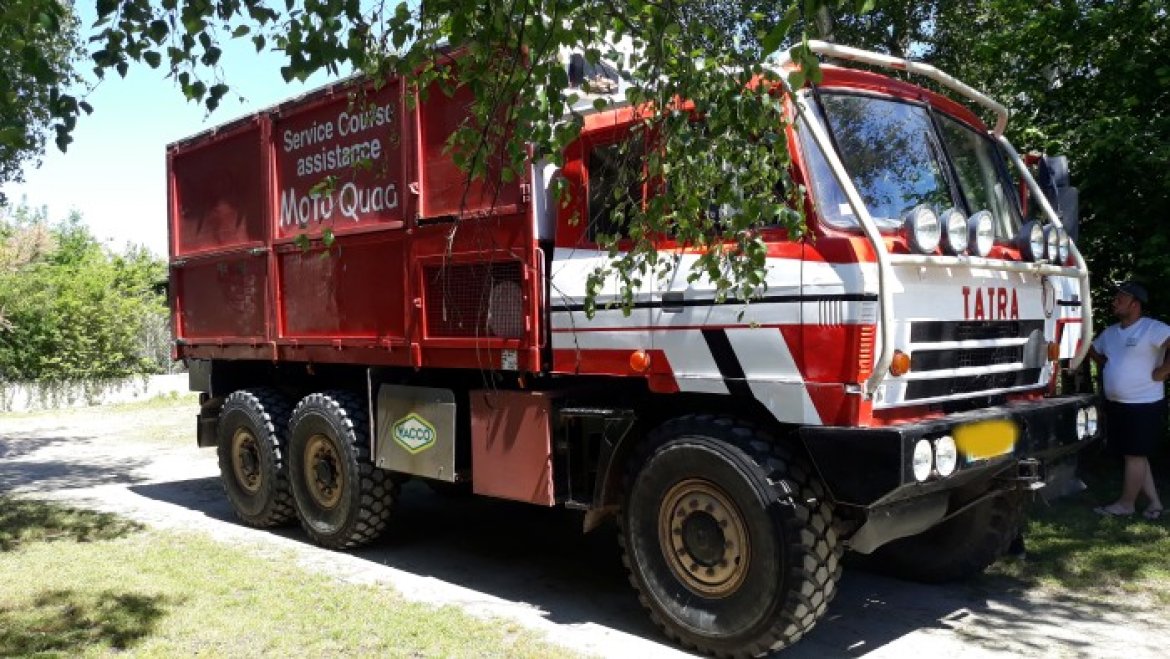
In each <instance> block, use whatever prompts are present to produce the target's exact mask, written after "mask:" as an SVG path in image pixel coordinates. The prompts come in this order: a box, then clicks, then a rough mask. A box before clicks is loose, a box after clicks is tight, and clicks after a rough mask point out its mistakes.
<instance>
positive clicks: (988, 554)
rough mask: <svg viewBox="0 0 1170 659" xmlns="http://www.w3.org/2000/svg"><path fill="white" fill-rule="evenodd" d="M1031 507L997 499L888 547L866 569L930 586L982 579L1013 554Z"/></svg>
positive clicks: (1012, 498) (1016, 498) (1015, 499)
mask: <svg viewBox="0 0 1170 659" xmlns="http://www.w3.org/2000/svg"><path fill="white" fill-rule="evenodd" d="M1026 505H1027V501H1026V499H1025V497H1024V496H1023V495H1021V494H1019V493H1015V492H1005V493H1003V494H1000V495H998V496H993V497H991V498H989V499H985V500H983V501H981V502H979V503H977V504H975V505H974V506H972V507H971V508H969V509H968V510H966V511H964V512H962V513H960V514H958V515H955V516H954V517H952V518H950V519H948V520H946V521H945V522H943V523H942V524H939V525H938V526H935V527H934V528H931V529H929V530H927V531H925V532H923V533H919V534H918V535H913V536H910V537H907V538H900V539H898V540H895V541H893V542H891V543H889V544H886V545H882V546H881V547H879V548H878V549H877V550H876V551H874V552H873V554H871V555H870V556H868V557H867V558H866V559H865V560H864V565H866V566H868V567H870V568H871V569H874V570H876V571H878V572H884V573H886V574H890V575H893V576H897V577H901V578H903V579H909V580H912V581H921V582H924V583H942V582H945V581H954V580H956V579H962V578H964V577H969V576H972V575H975V574H979V573H980V572H982V571H983V570H985V569H986V568H987V567H988V566H989V565H991V564H992V563H994V562H995V561H996V560H998V559H999V558H1000V557H1001V556H1003V555H1004V554H1005V553H1006V552H1007V549H1008V546H1010V545H1011V543H1012V540H1014V539H1015V537H1016V536H1017V535H1018V534H1019V531H1020V528H1021V527H1022V525H1023V523H1024V511H1025V507H1026Z"/></svg>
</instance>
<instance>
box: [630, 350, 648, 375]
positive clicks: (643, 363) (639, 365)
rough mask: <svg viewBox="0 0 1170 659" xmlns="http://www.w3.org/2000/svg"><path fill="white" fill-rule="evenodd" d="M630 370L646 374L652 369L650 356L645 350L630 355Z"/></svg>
mask: <svg viewBox="0 0 1170 659" xmlns="http://www.w3.org/2000/svg"><path fill="white" fill-rule="evenodd" d="M630 368H631V369H633V371H634V372H635V373H645V372H646V371H648V370H649V369H650V355H648V354H647V353H646V351H645V350H635V351H633V352H631V353H630Z"/></svg>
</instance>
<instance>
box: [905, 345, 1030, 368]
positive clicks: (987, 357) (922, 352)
mask: <svg viewBox="0 0 1170 659" xmlns="http://www.w3.org/2000/svg"><path fill="white" fill-rule="evenodd" d="M1023 360H1024V346H1022V345H1019V346H1003V347H998V348H996V347H991V348H959V349H951V350H926V349H923V348H918V349H916V350H915V351H914V354H913V355H911V356H910V370H911V371H912V372H915V373H917V372H920V371H941V370H943V369H948V368H969V367H972V366H999V365H1001V364H1012V363H1014V362H1023Z"/></svg>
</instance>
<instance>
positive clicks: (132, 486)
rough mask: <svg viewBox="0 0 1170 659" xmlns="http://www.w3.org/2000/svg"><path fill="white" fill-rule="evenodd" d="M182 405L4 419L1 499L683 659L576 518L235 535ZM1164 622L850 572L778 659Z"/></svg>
mask: <svg viewBox="0 0 1170 659" xmlns="http://www.w3.org/2000/svg"><path fill="white" fill-rule="evenodd" d="M193 433H194V409H193V406H192V405H191V404H189V403H187V404H175V405H170V406H166V407H157V408H151V409H137V410H125V409H123V410H117V409H115V410H100V409H93V410H84V411H69V412H62V413H60V414H56V415H51V414H37V415H31V416H0V492H9V493H18V494H22V495H33V496H38V497H47V498H54V499H59V500H63V501H68V502H70V503H74V504H79V505H84V506H87V507H91V508H95V509H99V510H104V511H109V512H116V513H120V514H122V515H125V516H127V517H130V518H133V519H137V520H140V521H142V522H145V523H148V524H151V525H154V526H157V527H161V528H168V529H180V530H196V531H202V532H206V533H208V534H210V535H212V536H213V537H215V538H217V539H219V540H221V541H223V542H228V543H232V544H235V545H243V546H246V547H249V548H250V549H251V550H253V551H256V552H259V553H261V554H264V555H269V556H271V557H272V558H273V560H288V558H289V557H292V558H293V559H294V560H296V561H298V562H299V563H300V564H302V565H303V566H305V567H307V568H309V569H312V570H316V571H321V572H325V573H327V574H330V575H333V576H335V577H336V578H338V579H340V580H344V581H348V582H363V583H368V582H377V583H385V584H389V585H391V586H393V587H394V588H395V589H397V590H398V591H399V592H401V593H402V594H403V595H404V596H405V597H408V598H411V599H416V600H421V601H425V602H433V603H435V604H455V605H458V606H461V607H463V608H465V609H466V610H468V611H470V612H472V613H475V614H479V615H491V616H501V617H506V618H511V619H515V620H517V621H519V622H521V623H522V624H524V625H526V626H529V627H531V628H533V629H536V630H540V631H543V632H545V633H546V634H547V635H548V637H549V638H550V640H552V641H554V642H557V643H561V644H564V645H565V646H567V647H570V648H573V649H576V650H580V651H584V652H587V653H591V654H599V655H604V656H614V657H616V656H622V657H632V656H637V657H660V656H684V655H683V654H682V653H680V652H678V651H677V650H675V649H674V648H672V647H670V646H669V645H667V644H664V643H663V642H662V638H661V637H660V636H659V635H658V634H657V632H656V630H655V629H654V628H653V627H652V626H651V624H650V623H649V622H648V619H647V617H646V616H645V615H644V613H643V612H642V610H641V609H640V607H639V605H638V603H637V600H636V598H635V596H634V595H633V593H632V591H631V589H630V588H629V586H628V584H627V583H626V579H625V574H624V572H623V569H622V566H621V560H620V556H619V552H618V549H617V543H616V541H615V539H614V532H613V530H612V529H603V530H601V531H597V532H595V533H593V534H590V535H586V536H582V535H581V534H580V523H581V519H580V516H579V514H578V513H573V512H570V511H565V510H559V509H557V510H545V509H537V508H534V507H531V506H526V505H521V504H513V503H508V502H500V501H491V500H481V499H475V498H465V499H456V498H446V497H441V496H437V495H434V494H432V493H431V492H430V490H429V489H427V488H426V487H424V486H421V484H419V483H410V484H408V485H407V487H406V488H405V489H404V494H403V498H402V501H401V502H400V506H399V509H398V511H397V512H396V517H395V518H394V520H393V522H392V530H391V532H390V534H388V536H387V537H386V538H385V539H384V540H382V541H381V542H379V543H378V544H377V546H375V547H371V548H367V549H363V550H360V551H356V552H352V553H338V552H331V551H327V550H323V549H319V548H317V547H315V546H312V545H310V544H308V543H307V542H306V541H305V539H304V537H303V535H302V534H301V533H300V532H299V530H298V529H296V528H289V529H284V530H281V531H278V532H270V531H256V530H252V529H249V528H246V527H244V526H241V525H239V524H237V523H236V522H235V520H234V518H233V516H232V513H231V510H230V508H229V507H228V504H227V502H226V500H225V498H224V496H223V493H222V490H221V488H220V485H219V481H218V475H217V474H218V472H217V468H216V464H215V452H214V450H212V449H197V448H195V447H194V438H193ZM1167 646H1170V616H1167V615H1166V612H1165V611H1164V610H1159V609H1157V608H1156V607H1154V606H1153V605H1151V604H1148V603H1141V602H1128V603H1118V602H1111V603H1102V602H1096V601H1092V600H1088V599H1084V600H1080V599H1069V598H1059V597H1054V596H1051V595H1046V594H1043V593H1038V592H1028V593H1019V594H1012V593H1003V592H981V591H979V590H978V589H977V588H975V587H972V586H970V585H955V586H945V587H932V586H921V585H916V584H908V583H904V582H900V581H895V580H891V579H886V578H882V577H878V576H874V575H870V574H866V573H863V572H860V571H858V570H853V571H848V570H847V571H846V574H845V578H844V579H843V581H842V583H841V589H840V593H839V595H838V597H837V599H836V600H835V601H834V603H833V605H832V607H831V609H830V613H829V615H828V616H827V617H826V618H825V619H824V620H822V621H821V623H820V624H819V625H818V626H817V628H816V629H815V630H814V631H813V633H812V634H810V635H809V636H808V637H807V638H806V639H804V640H803V641H802V642H800V643H799V644H797V645H796V646H794V647H793V648H791V649H789V650H788V651H786V652H783V653H782V656H783V657H785V658H786V659H800V658H804V657H809V658H811V657H838V656H840V657H845V656H866V657H899V658H901V657H912V656H916V655H917V656H922V657H947V658H948V659H955V658H966V657H1016V656H1021V655H1023V656H1028V657H1126V658H1127V659H1129V658H1137V657H1160V656H1166V654H1167V650H1166V648H1167Z"/></svg>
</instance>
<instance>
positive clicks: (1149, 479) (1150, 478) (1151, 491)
mask: <svg viewBox="0 0 1170 659" xmlns="http://www.w3.org/2000/svg"><path fill="white" fill-rule="evenodd" d="M1142 459H1143V460H1145V462H1146V477H1145V478H1144V479H1142V493H1143V494H1145V495H1146V498H1147V499H1149V500H1150V505H1148V506H1146V510H1148V511H1154V510H1158V511H1160V510H1162V499H1160V498H1159V497H1158V486H1157V485H1155V484H1154V470H1153V468H1152V467H1150V459H1149V458H1142Z"/></svg>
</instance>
